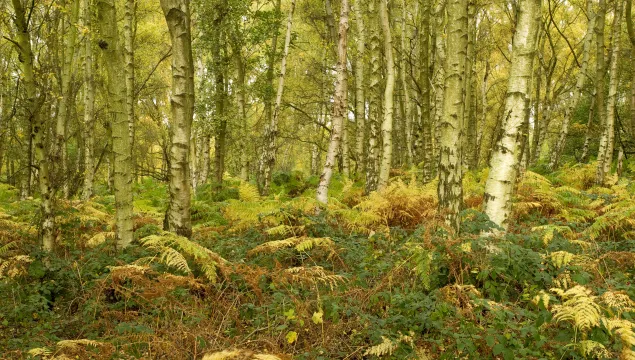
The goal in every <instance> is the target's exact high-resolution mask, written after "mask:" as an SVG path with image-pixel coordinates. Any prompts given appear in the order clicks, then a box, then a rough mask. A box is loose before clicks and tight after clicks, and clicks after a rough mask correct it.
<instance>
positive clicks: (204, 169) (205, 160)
mask: <svg viewBox="0 0 635 360" xmlns="http://www.w3.org/2000/svg"><path fill="white" fill-rule="evenodd" d="M210 141H211V137H210V135H209V134H207V133H206V134H204V135H203V136H202V137H201V145H200V146H201V159H200V160H201V164H200V166H199V168H200V171H199V173H200V178H199V180H198V183H199V184H205V183H207V181H208V180H209V150H210V144H209V143H210Z"/></svg>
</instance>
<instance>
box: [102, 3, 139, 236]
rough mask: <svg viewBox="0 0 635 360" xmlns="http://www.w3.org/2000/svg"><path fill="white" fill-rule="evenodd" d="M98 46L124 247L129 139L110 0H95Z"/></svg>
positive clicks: (127, 231) (128, 217)
mask: <svg viewBox="0 0 635 360" xmlns="http://www.w3.org/2000/svg"><path fill="white" fill-rule="evenodd" d="M97 9H98V12H97V13H98V22H99V27H100V36H101V39H100V41H99V44H100V48H101V49H102V51H103V53H104V62H105V65H106V72H107V74H108V98H109V107H110V108H109V110H110V114H111V119H112V122H111V127H112V151H113V152H114V164H111V165H114V189H115V208H116V211H117V212H116V225H117V247H119V248H124V247H126V246H128V245H129V244H130V243H131V242H132V240H133V230H132V228H133V223H132V211H133V210H132V186H131V185H132V184H131V183H132V173H131V165H132V164H131V158H130V154H131V151H130V150H131V139H130V133H129V128H128V118H127V117H126V112H125V111H126V110H125V109H126V104H125V95H126V87H125V74H124V72H122V71H121V69H122V68H123V65H124V62H123V59H122V58H121V48H120V47H119V41H118V40H119V34H118V30H117V15H116V10H115V2H114V0H98V1H97Z"/></svg>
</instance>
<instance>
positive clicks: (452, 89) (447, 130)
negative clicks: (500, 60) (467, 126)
mask: <svg viewBox="0 0 635 360" xmlns="http://www.w3.org/2000/svg"><path fill="white" fill-rule="evenodd" d="M467 5H468V1H467V0H450V1H449V2H448V15H449V19H448V40H447V54H446V62H445V93H444V100H443V117H442V118H441V123H440V137H439V140H440V143H439V153H440V157H439V185H438V187H437V194H438V196H439V213H440V214H442V215H443V216H444V217H445V221H446V224H447V225H448V226H450V227H451V228H452V229H453V230H454V231H455V232H457V233H458V231H459V228H460V223H461V217H460V214H459V213H460V211H461V207H462V203H463V171H462V166H461V165H462V144H461V138H462V134H463V128H462V126H463V116H464V102H463V99H464V92H465V88H464V85H465V80H464V77H465V58H466V48H467V23H468V20H467V19H468V18H467V7H468V6H467Z"/></svg>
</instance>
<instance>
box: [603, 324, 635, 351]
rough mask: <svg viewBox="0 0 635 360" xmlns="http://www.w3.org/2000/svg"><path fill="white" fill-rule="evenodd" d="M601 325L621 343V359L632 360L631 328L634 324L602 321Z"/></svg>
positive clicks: (633, 335) (633, 338)
mask: <svg viewBox="0 0 635 360" xmlns="http://www.w3.org/2000/svg"><path fill="white" fill-rule="evenodd" d="M602 325H604V327H605V328H606V329H607V330H608V331H609V332H610V333H611V334H613V335H614V336H617V337H618V338H619V339H620V341H621V342H622V353H621V356H620V358H621V359H632V358H633V356H634V355H635V352H634V351H633V347H635V332H634V331H633V327H634V326H635V324H633V323H632V322H630V321H628V320H625V319H620V318H612V319H606V318H605V319H602Z"/></svg>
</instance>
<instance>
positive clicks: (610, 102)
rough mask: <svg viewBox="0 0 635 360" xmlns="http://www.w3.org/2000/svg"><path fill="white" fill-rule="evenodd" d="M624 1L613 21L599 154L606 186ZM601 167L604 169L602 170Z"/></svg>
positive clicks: (600, 179) (601, 180)
mask: <svg viewBox="0 0 635 360" xmlns="http://www.w3.org/2000/svg"><path fill="white" fill-rule="evenodd" d="M622 7H623V6H622V1H621V0H618V2H617V4H616V8H615V17H614V21H613V41H612V42H613V49H612V51H611V60H610V73H609V96H608V98H607V101H606V123H605V125H604V132H603V134H602V141H603V142H604V143H605V147H604V153H600V154H598V170H597V173H598V178H597V182H598V184H604V182H605V179H606V175H607V174H609V173H610V172H611V164H612V162H613V150H614V147H615V103H616V100H617V99H616V98H617V83H618V81H619V78H618V76H617V71H618V68H617V62H618V59H619V53H620V40H621V34H622ZM600 167H602V168H601V169H600Z"/></svg>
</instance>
